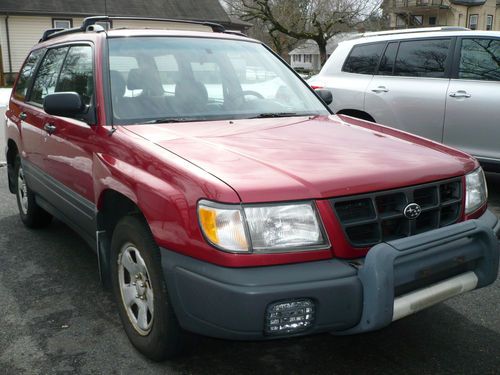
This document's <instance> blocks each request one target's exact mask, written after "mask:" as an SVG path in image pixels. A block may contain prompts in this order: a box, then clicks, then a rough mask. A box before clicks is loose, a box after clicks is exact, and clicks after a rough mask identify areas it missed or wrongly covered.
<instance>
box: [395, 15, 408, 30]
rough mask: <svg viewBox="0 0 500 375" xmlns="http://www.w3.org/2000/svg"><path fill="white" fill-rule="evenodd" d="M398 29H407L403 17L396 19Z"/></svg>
mask: <svg viewBox="0 0 500 375" xmlns="http://www.w3.org/2000/svg"><path fill="white" fill-rule="evenodd" d="M396 27H406V20H405V19H404V18H403V17H401V16H397V17H396Z"/></svg>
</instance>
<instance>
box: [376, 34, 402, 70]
mask: <svg viewBox="0 0 500 375" xmlns="http://www.w3.org/2000/svg"><path fill="white" fill-rule="evenodd" d="M397 52H398V43H397V42H393V43H389V44H388V45H387V48H386V50H385V53H384V56H383V57H382V60H380V67H379V68H378V74H380V75H386V76H387V75H392V71H393V69H394V60H395V59H396V53H397Z"/></svg>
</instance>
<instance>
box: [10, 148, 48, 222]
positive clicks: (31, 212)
mask: <svg viewBox="0 0 500 375" xmlns="http://www.w3.org/2000/svg"><path fill="white" fill-rule="evenodd" d="M14 173H15V179H14V189H15V192H16V198H17V207H18V209H19V216H20V217H21V221H22V222H23V223H24V225H26V226H27V227H28V228H42V227H45V226H47V225H49V224H50V222H51V221H52V215H51V214H49V213H48V212H47V211H45V210H44V209H43V208H41V207H40V206H39V205H38V204H37V203H36V200H35V193H33V192H32V191H31V189H30V188H29V186H28V183H27V182H26V179H25V177H24V170H23V167H22V165H21V158H20V157H19V155H18V156H16V160H15V162H14Z"/></svg>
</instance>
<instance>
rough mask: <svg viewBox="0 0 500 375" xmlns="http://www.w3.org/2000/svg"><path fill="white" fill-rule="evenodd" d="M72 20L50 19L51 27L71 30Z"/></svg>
mask: <svg viewBox="0 0 500 375" xmlns="http://www.w3.org/2000/svg"><path fill="white" fill-rule="evenodd" d="M72 26H73V20H71V19H52V27H53V28H54V29H71V27H72Z"/></svg>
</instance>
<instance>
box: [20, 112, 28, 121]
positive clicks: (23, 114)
mask: <svg viewBox="0 0 500 375" xmlns="http://www.w3.org/2000/svg"><path fill="white" fill-rule="evenodd" d="M26 117H28V114H27V113H26V112H21V113H20V114H19V118H20V119H21V120H26Z"/></svg>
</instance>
